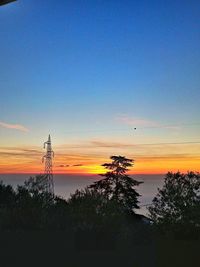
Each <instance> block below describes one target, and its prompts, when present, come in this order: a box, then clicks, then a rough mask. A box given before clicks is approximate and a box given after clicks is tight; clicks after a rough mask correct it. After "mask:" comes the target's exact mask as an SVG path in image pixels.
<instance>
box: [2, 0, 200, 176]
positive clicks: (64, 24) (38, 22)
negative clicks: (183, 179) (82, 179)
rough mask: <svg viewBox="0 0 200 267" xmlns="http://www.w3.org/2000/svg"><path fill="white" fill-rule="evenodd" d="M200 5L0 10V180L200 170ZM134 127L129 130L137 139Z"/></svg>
mask: <svg viewBox="0 0 200 267" xmlns="http://www.w3.org/2000/svg"><path fill="white" fill-rule="evenodd" d="M199 14H200V1H196V0H190V1H188V0H186V1H185V0H179V1H178V0H174V1H172V0H169V1H164V0H163V1H162V0H158V1H156V0H155V1H153V0H152V1H148V0H146V1H145V0H140V1H136V0H130V1H128V0H123V1H122V0H87V1H84V0H76V1H74V0H71V1H68V0H59V1H55V0H54V1H53V0H42V1H36V0H26V1H25V0H18V1H16V2H14V3H12V4H9V5H5V6H2V7H0V173H24V172H25V173H35V172H42V171H43V169H44V166H43V165H42V162H41V158H42V155H44V152H45V151H44V149H43V142H45V141H46V140H47V138H48V134H49V133H50V134H51V138H52V145H53V149H54V152H55V159H54V172H55V173H75V174H77V173H81V174H88V173H91V174H94V173H100V172H102V171H103V168H102V167H101V166H100V165H101V164H102V163H104V162H108V161H109V157H110V156H111V155H124V156H127V157H129V158H132V159H134V160H135V165H134V168H133V169H132V170H131V173H165V172H167V171H177V170H180V171H187V170H194V171H200V119H199V118H200V16H199ZM134 128H136V130H134Z"/></svg>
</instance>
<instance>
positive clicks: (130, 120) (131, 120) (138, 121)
mask: <svg viewBox="0 0 200 267" xmlns="http://www.w3.org/2000/svg"><path fill="white" fill-rule="evenodd" d="M116 120H117V121H119V122H122V123H124V124H128V125H132V126H158V123H156V122H154V121H151V120H147V119H142V118H135V117H129V116H128V115H120V116H118V117H117V118H116Z"/></svg>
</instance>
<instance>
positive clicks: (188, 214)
mask: <svg viewBox="0 0 200 267" xmlns="http://www.w3.org/2000/svg"><path fill="white" fill-rule="evenodd" d="M111 160H112V161H111V163H106V164H104V167H105V168H106V169H107V170H108V172H107V173H106V174H103V175H102V176H103V177H102V179H101V180H100V181H97V182H95V183H93V184H92V185H90V186H88V187H86V188H85V189H83V190H77V191H76V192H75V193H74V194H73V195H71V197H70V198H69V199H68V200H65V199H62V198H60V197H58V196H53V195H51V194H48V193H46V192H45V177H44V176H40V175H39V176H36V177H30V178H29V179H28V180H27V181H25V183H24V185H23V186H18V187H17V189H16V190H14V189H13V188H12V186H10V185H5V184H3V183H1V184H0V243H1V262H3V259H4V258H5V264H2V265H0V266H18V265H19V264H20V265H22V264H23V265H25V266H31V263H32V264H33V265H34V266H50V265H54V266H69V267H76V266H169V267H170V266H194V265H195V264H196V262H199V259H200V257H199V249H200V242H199V236H200V195H199V193H200V175H199V174H198V173H193V172H190V173H187V174H181V173H179V172H178V173H168V174H167V175H166V177H165V183H164V186H163V188H162V189H159V191H158V194H157V196H156V197H155V198H154V199H153V202H152V205H151V207H150V208H149V218H146V217H144V216H141V215H138V214H137V213H136V211H137V210H138V209H139V206H138V197H139V194H138V193H137V190H136V189H135V188H136V187H137V186H139V184H140V183H141V182H139V181H136V180H134V179H133V178H131V177H130V176H129V175H127V171H128V168H129V167H131V166H132V165H133V161H132V160H130V159H127V158H125V157H121V156H112V157H111ZM6 252H9V255H10V256H9V257H7V256H6V257H5V255H6ZM11 255H12V256H11ZM17 264H18V265H17ZM197 266H198V265H197Z"/></svg>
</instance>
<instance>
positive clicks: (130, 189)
mask: <svg viewBox="0 0 200 267" xmlns="http://www.w3.org/2000/svg"><path fill="white" fill-rule="evenodd" d="M110 159H111V160H112V161H111V163H104V164H103V165H102V166H103V167H105V168H106V169H107V170H108V172H106V173H105V174H100V175H101V176H103V177H105V178H104V179H101V180H99V181H97V182H95V183H94V184H92V185H91V186H89V188H90V189H92V190H95V191H97V192H99V193H101V194H103V195H104V196H105V197H107V198H108V199H109V200H115V201H116V202H117V203H118V204H119V205H121V207H122V208H123V209H124V210H126V211H127V212H130V213H132V212H134V209H138V208H139V206H138V202H139V201H138V197H139V196H140V195H139V193H138V192H137V191H136V190H135V186H138V185H139V184H140V183H141V182H139V181H136V180H134V179H133V178H132V177H130V176H129V175H127V174H126V173H127V171H128V170H129V168H130V167H132V166H133V164H134V161H133V160H132V159H128V158H126V157H123V156H111V157H110Z"/></svg>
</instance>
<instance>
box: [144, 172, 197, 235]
mask: <svg viewBox="0 0 200 267" xmlns="http://www.w3.org/2000/svg"><path fill="white" fill-rule="evenodd" d="M149 213H150V216H151V218H152V220H153V221H154V223H155V224H156V225H157V226H158V227H159V228H160V229H162V230H164V231H167V230H173V231H175V232H177V231H178V232H181V234H182V235H183V234H187V233H188V235H190V236H191V235H192V231H197V230H198V229H199V227H200V174H199V173H194V172H188V173H187V174H182V173H180V172H177V173H172V172H168V173H167V175H166V177H165V181H164V186H163V188H162V189H158V194H157V196H156V197H154V199H153V201H152V205H151V206H150V207H149Z"/></svg>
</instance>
